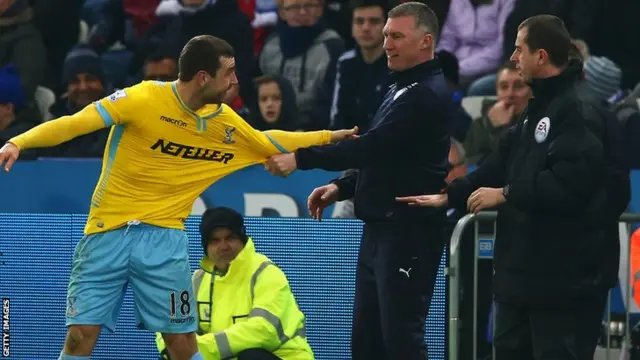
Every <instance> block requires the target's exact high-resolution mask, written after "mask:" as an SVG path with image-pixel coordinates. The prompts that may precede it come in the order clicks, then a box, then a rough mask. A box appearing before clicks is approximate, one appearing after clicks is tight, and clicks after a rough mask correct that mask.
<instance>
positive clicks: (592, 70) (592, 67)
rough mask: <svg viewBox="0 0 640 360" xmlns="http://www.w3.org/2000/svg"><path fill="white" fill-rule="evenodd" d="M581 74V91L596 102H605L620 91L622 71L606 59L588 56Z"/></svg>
mask: <svg viewBox="0 0 640 360" xmlns="http://www.w3.org/2000/svg"><path fill="white" fill-rule="evenodd" d="M583 73H584V82H583V89H584V91H585V92H586V94H588V95H590V96H591V97H592V98H593V99H595V100H596V101H600V102H606V101H607V100H608V99H609V98H610V97H612V96H613V95H615V94H616V92H618V91H619V90H620V89H621V83H622V70H620V67H618V65H616V63H614V62H613V61H611V60H610V59H608V58H606V57H599V56H589V57H588V58H587V59H586V60H585V62H584V65H583Z"/></svg>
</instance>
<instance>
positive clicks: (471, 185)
mask: <svg viewBox="0 0 640 360" xmlns="http://www.w3.org/2000/svg"><path fill="white" fill-rule="evenodd" d="M521 123H522V122H519V123H518V125H514V126H512V127H510V128H509V130H507V132H506V134H505V135H504V136H503V137H502V138H501V139H500V142H499V144H498V147H497V148H496V149H495V150H493V151H492V152H491V154H489V156H487V158H486V160H485V161H484V162H483V163H482V165H480V166H479V167H478V168H477V169H476V170H475V171H473V172H471V173H469V175H467V176H465V177H462V178H458V179H456V180H454V181H452V182H451V184H449V186H447V190H446V192H447V195H448V198H449V205H450V206H451V207H452V208H456V209H464V208H466V203H467V198H469V196H470V195H471V193H473V192H474V191H475V190H477V189H478V188H481V187H494V188H499V187H503V186H504V185H505V183H506V178H507V162H508V158H509V154H510V153H511V151H512V149H513V148H514V146H513V144H514V142H515V141H517V139H518V134H519V133H520V131H521V126H522V125H521Z"/></svg>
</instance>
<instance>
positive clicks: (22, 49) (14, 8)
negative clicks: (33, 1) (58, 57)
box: [0, 0, 47, 103]
mask: <svg viewBox="0 0 640 360" xmlns="http://www.w3.org/2000/svg"><path fill="white" fill-rule="evenodd" d="M32 17H33V15H32V11H31V8H30V7H29V3H28V2H27V0H4V1H0V66H5V65H8V64H14V65H15V67H16V69H17V71H18V74H19V76H20V83H21V84H22V89H23V91H24V94H25V99H26V101H27V103H29V102H31V101H32V100H33V96H34V94H35V92H36V88H37V87H38V85H40V84H41V83H42V81H43V80H44V73H45V69H46V66H47V63H46V58H47V53H46V49H45V46H44V43H43V42H42V38H41V36H40V33H39V32H38V30H37V29H36V28H35V27H34V26H33V25H32V24H31V18H32Z"/></svg>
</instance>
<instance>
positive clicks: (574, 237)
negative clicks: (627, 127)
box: [447, 61, 628, 304]
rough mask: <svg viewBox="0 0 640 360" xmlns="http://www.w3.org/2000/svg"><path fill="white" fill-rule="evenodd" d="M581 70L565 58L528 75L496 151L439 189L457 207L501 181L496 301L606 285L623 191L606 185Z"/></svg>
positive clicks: (598, 123) (559, 295) (541, 300)
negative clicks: (529, 95)
mask: <svg viewBox="0 0 640 360" xmlns="http://www.w3.org/2000/svg"><path fill="white" fill-rule="evenodd" d="M581 69H582V64H581V63H580V62H578V61H573V62H571V63H570V64H569V66H568V67H567V69H566V70H564V71H563V72H562V73H561V74H560V75H558V76H555V77H551V78H547V79H539V80H534V81H533V82H532V84H531V87H532V89H533V94H534V98H533V99H532V100H531V101H530V102H529V106H528V108H527V110H526V111H525V112H524V113H523V115H522V117H521V119H520V121H519V122H518V123H517V125H516V126H515V127H513V128H512V129H511V130H510V132H509V134H508V135H507V136H505V137H504V138H503V139H502V141H501V143H500V146H499V148H498V149H497V150H496V151H494V152H493V153H492V154H491V155H490V156H489V157H488V158H487V160H486V161H485V163H484V164H483V165H482V166H480V167H479V168H478V169H477V170H476V171H475V172H473V173H471V174H469V175H468V176H467V177H465V178H462V179H460V180H457V181H454V182H453V183H452V184H451V185H450V186H449V187H448V189H447V193H448V195H449V201H450V203H451V204H453V205H456V206H464V204H465V202H466V200H467V198H468V196H469V195H470V194H471V192H472V191H474V190H475V189H477V188H480V187H493V188H500V187H503V186H505V185H507V186H508V192H507V194H506V198H507V201H506V203H504V204H502V205H501V206H500V208H499V209H498V220H497V233H496V243H495V248H494V269H495V272H494V281H493V284H494V294H495V297H496V300H497V301H506V302H517V303H528V304H549V303H556V304H557V303H558V302H560V301H565V300H569V301H571V300H579V297H580V296H583V295H586V294H589V293H591V292H593V291H596V290H597V289H604V288H607V287H611V286H613V285H614V284H612V281H611V279H610V274H611V270H612V269H613V268H615V269H616V270H617V267H616V265H617V263H618V259H617V256H616V254H617V251H618V250H617V248H618V245H617V244H618V239H617V238H615V235H614V236H613V237H612V236H611V233H610V229H611V225H612V224H614V223H615V221H616V220H615V219H617V218H618V217H619V215H620V213H621V212H622V211H623V210H624V208H621V207H620V206H619V204H620V203H621V202H624V198H627V200H626V201H627V202H628V197H627V195H624V194H622V195H620V194H616V193H615V192H614V191H611V190H610V189H608V188H607V181H608V175H607V174H608V173H610V172H608V170H607V168H608V166H609V164H608V163H607V160H608V157H609V156H608V154H607V152H606V151H605V148H606V145H607V143H608V140H607V138H608V135H607V130H609V129H608V128H609V126H608V124H607V121H606V119H605V117H604V116H602V113H600V112H598V111H596V109H595V108H594V106H593V105H592V104H591V103H590V102H588V101H585V99H583V98H582V97H581V96H580V94H579V92H578V89H577V86H576V85H577V82H578V81H579V77H580V71H581ZM620 187H624V186H620ZM626 190H628V189H622V188H620V189H617V191H618V192H625V191H626ZM620 198H622V200H620ZM614 272H615V271H614Z"/></svg>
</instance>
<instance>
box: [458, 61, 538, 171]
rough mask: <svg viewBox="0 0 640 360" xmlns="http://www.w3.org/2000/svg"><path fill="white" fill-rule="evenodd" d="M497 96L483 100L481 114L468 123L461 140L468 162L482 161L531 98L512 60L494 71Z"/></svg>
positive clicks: (477, 162)
mask: <svg viewBox="0 0 640 360" xmlns="http://www.w3.org/2000/svg"><path fill="white" fill-rule="evenodd" d="M496 93H497V94H498V99H497V100H492V99H491V100H485V101H484V102H483V104H482V116H481V117H480V118H478V119H476V120H475V121H473V123H472V124H471V129H470V130H469V133H468V134H467V138H466V139H465V141H464V149H465V151H466V155H467V159H468V162H469V163H470V164H479V163H481V162H482V161H483V160H484V159H485V158H486V157H487V156H488V155H489V154H491V152H493V151H494V150H495V149H496V148H497V147H498V144H499V143H500V139H501V138H502V136H504V135H505V134H506V132H507V131H508V129H509V127H511V126H512V125H514V124H515V123H516V122H517V121H518V119H519V118H520V114H522V112H523V111H524V109H525V108H526V107H527V105H528V103H529V99H531V96H532V92H531V88H530V87H529V86H528V85H527V84H526V83H525V82H524V80H523V79H522V76H520V74H519V73H518V69H516V64H515V63H514V62H512V61H508V62H506V63H505V64H504V65H502V66H501V67H500V68H499V69H498V72H497V81H496Z"/></svg>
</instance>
